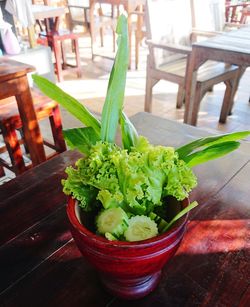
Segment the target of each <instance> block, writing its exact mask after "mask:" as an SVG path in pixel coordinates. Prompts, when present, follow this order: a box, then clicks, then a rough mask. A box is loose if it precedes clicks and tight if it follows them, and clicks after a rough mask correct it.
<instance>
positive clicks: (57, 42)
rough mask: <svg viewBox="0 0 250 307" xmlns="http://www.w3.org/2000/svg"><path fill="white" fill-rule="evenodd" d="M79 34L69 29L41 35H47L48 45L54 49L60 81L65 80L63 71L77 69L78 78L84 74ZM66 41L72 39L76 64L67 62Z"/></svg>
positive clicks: (41, 35)
mask: <svg viewBox="0 0 250 307" xmlns="http://www.w3.org/2000/svg"><path fill="white" fill-rule="evenodd" d="M79 36H80V35H79V34H78V33H74V32H72V31H69V30H67V29H65V30H64V29H63V30H58V31H49V32H45V33H40V37H45V38H46V39H47V42H48V45H49V46H50V47H51V49H52V50H53V51H54V55H55V69H56V75H57V78H58V81H59V82H61V81H63V73H64V72H65V70H68V69H70V70H73V71H76V73H77V77H78V78H80V77H81V76H82V72H81V59H80V52H79V43H78V39H79ZM65 41H70V42H71V44H72V45H73V52H74V54H75V62H76V63H75V65H72V64H69V63H67V56H66V50H65V46H64V43H65Z"/></svg>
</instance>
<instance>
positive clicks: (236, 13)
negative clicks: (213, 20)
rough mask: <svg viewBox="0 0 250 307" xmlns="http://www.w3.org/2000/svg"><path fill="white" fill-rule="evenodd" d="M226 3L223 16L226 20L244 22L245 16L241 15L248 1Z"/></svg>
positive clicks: (249, 3) (248, 3)
mask: <svg viewBox="0 0 250 307" xmlns="http://www.w3.org/2000/svg"><path fill="white" fill-rule="evenodd" d="M230 2H231V1H229V3H226V7H225V18H226V22H231V23H245V22H246V16H243V12H245V11H246V10H245V8H246V7H247V6H249V5H250V2H239V3H230Z"/></svg>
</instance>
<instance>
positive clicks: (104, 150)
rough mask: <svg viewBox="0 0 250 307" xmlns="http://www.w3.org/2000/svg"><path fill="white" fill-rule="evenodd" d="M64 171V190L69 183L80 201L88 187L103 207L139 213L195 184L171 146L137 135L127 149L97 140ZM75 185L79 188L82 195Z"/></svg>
mask: <svg viewBox="0 0 250 307" xmlns="http://www.w3.org/2000/svg"><path fill="white" fill-rule="evenodd" d="M67 174H68V178H67V179H66V180H64V181H63V185H64V191H66V192H67V193H69V191H70V189H71V188H70V187H71V186H72V194H73V196H74V197H76V198H77V199H78V200H79V201H80V202H84V203H87V202H88V199H86V197H85V198H84V197H83V195H82V194H84V195H85V191H87V189H92V191H94V193H95V196H96V198H97V200H99V201H100V202H101V203H102V206H103V207H104V208H105V209H107V208H111V207H122V208H123V209H125V210H126V211H128V212H131V213H132V214H140V215H142V214H144V215H147V214H149V213H150V212H152V211H153V210H154V208H155V207H156V206H161V205H162V200H163V198H164V197H165V196H174V197H175V198H176V199H177V200H183V199H184V198H186V197H188V194H189V192H190V191H191V190H192V189H193V188H194V187H195V186H196V184H197V180H196V177H195V175H194V174H193V172H192V170H191V169H190V168H189V167H188V166H187V164H186V163H185V162H184V161H182V160H179V159H178V154H177V153H176V152H175V150H174V148H173V147H164V146H153V145H151V144H149V142H148V141H147V140H146V139H145V138H144V137H139V139H138V144H137V146H135V147H132V149H131V151H130V152H128V151H127V150H124V149H121V148H120V147H118V146H117V145H115V144H111V143H107V142H97V143H96V144H95V145H93V146H92V147H91V149H90V152H89V155H88V156H87V157H84V158H82V159H80V160H78V161H77V163H76V169H72V167H68V168H67ZM76 184H77V185H81V188H83V191H82V194H80V192H79V190H78V189H76ZM79 188H80V187H79ZM96 191H98V193H96ZM79 195H80V197H81V198H80V199H79V198H78V196H79Z"/></svg>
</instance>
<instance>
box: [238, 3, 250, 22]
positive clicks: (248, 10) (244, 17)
mask: <svg viewBox="0 0 250 307" xmlns="http://www.w3.org/2000/svg"><path fill="white" fill-rule="evenodd" d="M249 16H250V3H249V4H248V6H246V7H244V8H243V9H242V11H241V18H240V21H239V22H240V23H241V24H246V23H249V22H248V17H249Z"/></svg>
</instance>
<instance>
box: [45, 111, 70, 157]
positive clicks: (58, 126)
mask: <svg viewBox="0 0 250 307" xmlns="http://www.w3.org/2000/svg"><path fill="white" fill-rule="evenodd" d="M49 121H50V126H51V131H52V135H53V139H54V143H55V146H56V149H57V151H58V152H63V151H65V150H66V144H65V141H64V138H63V134H62V121H61V115H60V110H59V107H58V106H56V107H55V108H54V109H53V111H52V115H51V116H50V117H49Z"/></svg>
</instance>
